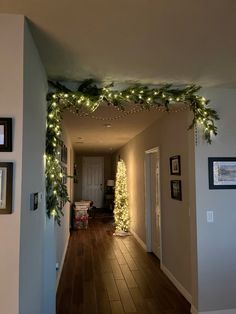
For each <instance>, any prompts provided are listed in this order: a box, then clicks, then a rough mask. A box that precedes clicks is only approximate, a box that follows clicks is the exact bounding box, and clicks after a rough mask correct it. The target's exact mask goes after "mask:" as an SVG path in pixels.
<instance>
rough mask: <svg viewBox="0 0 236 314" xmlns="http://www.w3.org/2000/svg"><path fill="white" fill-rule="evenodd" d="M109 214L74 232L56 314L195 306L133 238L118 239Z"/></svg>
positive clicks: (167, 311) (172, 312)
mask: <svg viewBox="0 0 236 314" xmlns="http://www.w3.org/2000/svg"><path fill="white" fill-rule="evenodd" d="M112 234H113V227H112V221H111V220H110V218H103V219H93V220H90V221H89V228H88V229H87V230H78V231H72V234H71V237H70V242H69V246H68V251H67V255H66V258H65V264H64V268H63V271H62V275H61V280H60V283H59V287H58V291H57V314H80V313H81V314H107V313H114V314H123V313H140V314H148V313H153V314H189V313H190V305H189V303H188V302H187V301H186V300H185V299H184V298H183V297H182V295H181V294H180V293H179V292H178V291H177V290H176V288H175V287H174V286H173V285H172V283H171V282H170V281H169V279H168V278H167V277H166V276H165V275H164V274H163V273H162V271H160V268H159V261H158V259H157V258H156V257H155V256H154V255H152V254H147V253H146V252H144V250H143V249H142V248H141V247H140V245H139V244H138V243H137V242H136V240H135V239H134V238H133V236H128V237H125V238H118V237H114V236H113V235H112Z"/></svg>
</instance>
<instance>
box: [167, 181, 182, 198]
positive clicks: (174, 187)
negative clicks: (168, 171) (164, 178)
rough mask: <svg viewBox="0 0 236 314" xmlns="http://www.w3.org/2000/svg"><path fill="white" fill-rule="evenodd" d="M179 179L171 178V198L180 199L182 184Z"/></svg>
mask: <svg viewBox="0 0 236 314" xmlns="http://www.w3.org/2000/svg"><path fill="white" fill-rule="evenodd" d="M181 185H182V184H181V180H171V181H170V186H171V198H173V199H175V200H178V201H182V186H181Z"/></svg>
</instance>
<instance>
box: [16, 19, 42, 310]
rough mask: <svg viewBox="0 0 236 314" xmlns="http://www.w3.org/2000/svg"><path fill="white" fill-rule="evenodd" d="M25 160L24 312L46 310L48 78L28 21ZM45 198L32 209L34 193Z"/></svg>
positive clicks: (26, 30) (25, 51)
mask: <svg viewBox="0 0 236 314" xmlns="http://www.w3.org/2000/svg"><path fill="white" fill-rule="evenodd" d="M23 79H24V95H23V97H24V98H23V159H22V196H21V225H20V313H22V314H31V313H35V314H37V313H38V314H41V313H42V312H43V276H42V274H43V245H44V241H43V240H44V237H43V231H44V223H45V201H44V197H45V177H44V157H43V155H44V152H45V127H46V126H45V121H46V93H47V80H46V74H45V71H44V68H43V66H42V63H41V60H40V58H39V55H38V52H37V49H36V47H35V44H34V42H33V39H32V36H31V34H30V31H29V28H28V25H27V23H26V22H25V27H24V78H23ZM36 192H40V193H42V194H43V200H42V201H41V202H40V204H39V208H38V210H36V211H30V194H31V193H36Z"/></svg>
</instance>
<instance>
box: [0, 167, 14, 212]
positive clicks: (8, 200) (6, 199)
mask: <svg viewBox="0 0 236 314" xmlns="http://www.w3.org/2000/svg"><path fill="white" fill-rule="evenodd" d="M12 184H13V163H12V162H0V214H11V213H12Z"/></svg>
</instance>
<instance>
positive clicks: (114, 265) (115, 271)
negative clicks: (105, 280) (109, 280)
mask: <svg viewBox="0 0 236 314" xmlns="http://www.w3.org/2000/svg"><path fill="white" fill-rule="evenodd" d="M111 268H112V272H113V276H114V278H115V279H124V276H123V274H122V272H121V269H120V265H119V263H118V262H117V260H111Z"/></svg>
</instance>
